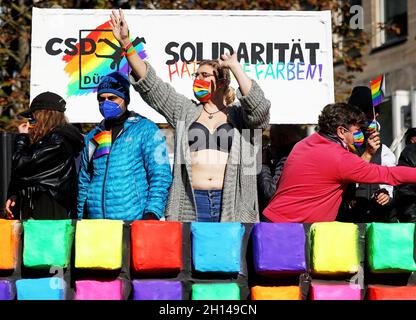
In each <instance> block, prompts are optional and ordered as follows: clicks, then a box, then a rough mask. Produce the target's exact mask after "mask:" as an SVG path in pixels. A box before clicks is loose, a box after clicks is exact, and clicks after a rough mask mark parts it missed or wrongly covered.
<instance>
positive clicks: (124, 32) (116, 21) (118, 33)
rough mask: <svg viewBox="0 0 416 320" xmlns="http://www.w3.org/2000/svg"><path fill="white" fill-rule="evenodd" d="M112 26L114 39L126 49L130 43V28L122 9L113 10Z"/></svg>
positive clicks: (111, 16)
mask: <svg viewBox="0 0 416 320" xmlns="http://www.w3.org/2000/svg"><path fill="white" fill-rule="evenodd" d="M110 18H111V21H110V26H111V28H112V29H113V30H112V31H113V35H114V38H116V39H117V41H118V42H119V43H120V44H121V45H122V46H123V47H124V46H126V45H127V44H128V43H129V42H130V39H129V26H128V25H127V22H126V19H125V18H124V13H123V11H122V10H121V9H118V11H117V10H113V11H112V13H111V15H110Z"/></svg>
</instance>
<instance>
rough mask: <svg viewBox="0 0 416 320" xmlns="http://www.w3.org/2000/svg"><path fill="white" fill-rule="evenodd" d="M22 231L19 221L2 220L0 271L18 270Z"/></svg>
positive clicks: (0, 220) (0, 225) (0, 230)
mask: <svg viewBox="0 0 416 320" xmlns="http://www.w3.org/2000/svg"><path fill="white" fill-rule="evenodd" d="M20 230H21V224H20V222H19V221H17V220H5V219H0V270H13V269H15V268H16V263H17V256H18V249H19V241H20Z"/></svg>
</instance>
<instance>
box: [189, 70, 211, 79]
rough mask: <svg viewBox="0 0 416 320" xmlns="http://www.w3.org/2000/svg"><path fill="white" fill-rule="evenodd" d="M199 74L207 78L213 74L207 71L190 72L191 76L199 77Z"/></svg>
mask: <svg viewBox="0 0 416 320" xmlns="http://www.w3.org/2000/svg"><path fill="white" fill-rule="evenodd" d="M200 76H202V78H204V79H205V78H208V77H212V76H214V74H212V73H208V72H195V73H193V74H192V77H193V78H194V79H195V78H200Z"/></svg>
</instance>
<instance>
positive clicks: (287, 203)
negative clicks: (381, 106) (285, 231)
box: [263, 103, 416, 223]
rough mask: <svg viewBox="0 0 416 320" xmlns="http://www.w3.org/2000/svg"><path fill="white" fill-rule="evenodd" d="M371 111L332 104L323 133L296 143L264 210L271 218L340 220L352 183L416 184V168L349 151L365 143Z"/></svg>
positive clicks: (325, 111)
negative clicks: (368, 159) (379, 162)
mask: <svg viewBox="0 0 416 320" xmlns="http://www.w3.org/2000/svg"><path fill="white" fill-rule="evenodd" d="M364 121H365V115H364V114H363V113H362V112H361V111H360V109H358V108H357V107H354V106H351V105H348V104H345V103H338V104H330V105H327V106H326V107H325V108H324V109H323V110H322V112H321V115H320V116H319V120H318V132H317V133H314V134H312V135H311V136H309V137H307V138H305V139H303V140H302V141H300V142H299V143H297V144H296V145H295V147H294V148H293V150H292V152H291V153H290V155H289V157H288V159H287V161H286V163H285V166H284V169H283V173H282V176H281V178H280V181H279V186H278V189H277V191H276V193H275V195H274V196H273V198H272V200H271V201H270V203H269V205H268V206H267V207H266V209H265V210H264V211H263V215H264V216H265V218H266V219H267V220H269V221H271V222H306V223H312V222H323V221H335V218H336V216H337V213H338V209H339V206H340V204H341V199H342V195H343V193H344V191H345V189H346V187H347V185H348V184H349V183H384V184H390V185H394V186H396V185H399V184H403V183H416V168H408V167H400V166H398V167H385V166H381V165H376V164H372V163H368V162H366V161H364V160H363V159H361V158H359V157H357V156H356V155H355V154H354V153H352V152H350V151H349V150H350V149H352V148H354V146H355V147H357V146H359V145H360V143H363V141H364V137H363V133H362V131H361V125H362V124H363V123H364Z"/></svg>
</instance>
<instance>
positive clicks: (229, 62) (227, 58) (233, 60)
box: [218, 53, 240, 69]
mask: <svg viewBox="0 0 416 320" xmlns="http://www.w3.org/2000/svg"><path fill="white" fill-rule="evenodd" d="M218 62H219V64H220V66H221V67H226V68H230V69H232V68H233V67H235V66H237V65H240V63H239V62H238V60H237V54H236V53H234V54H232V55H230V54H229V53H224V54H222V55H221V59H218Z"/></svg>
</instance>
